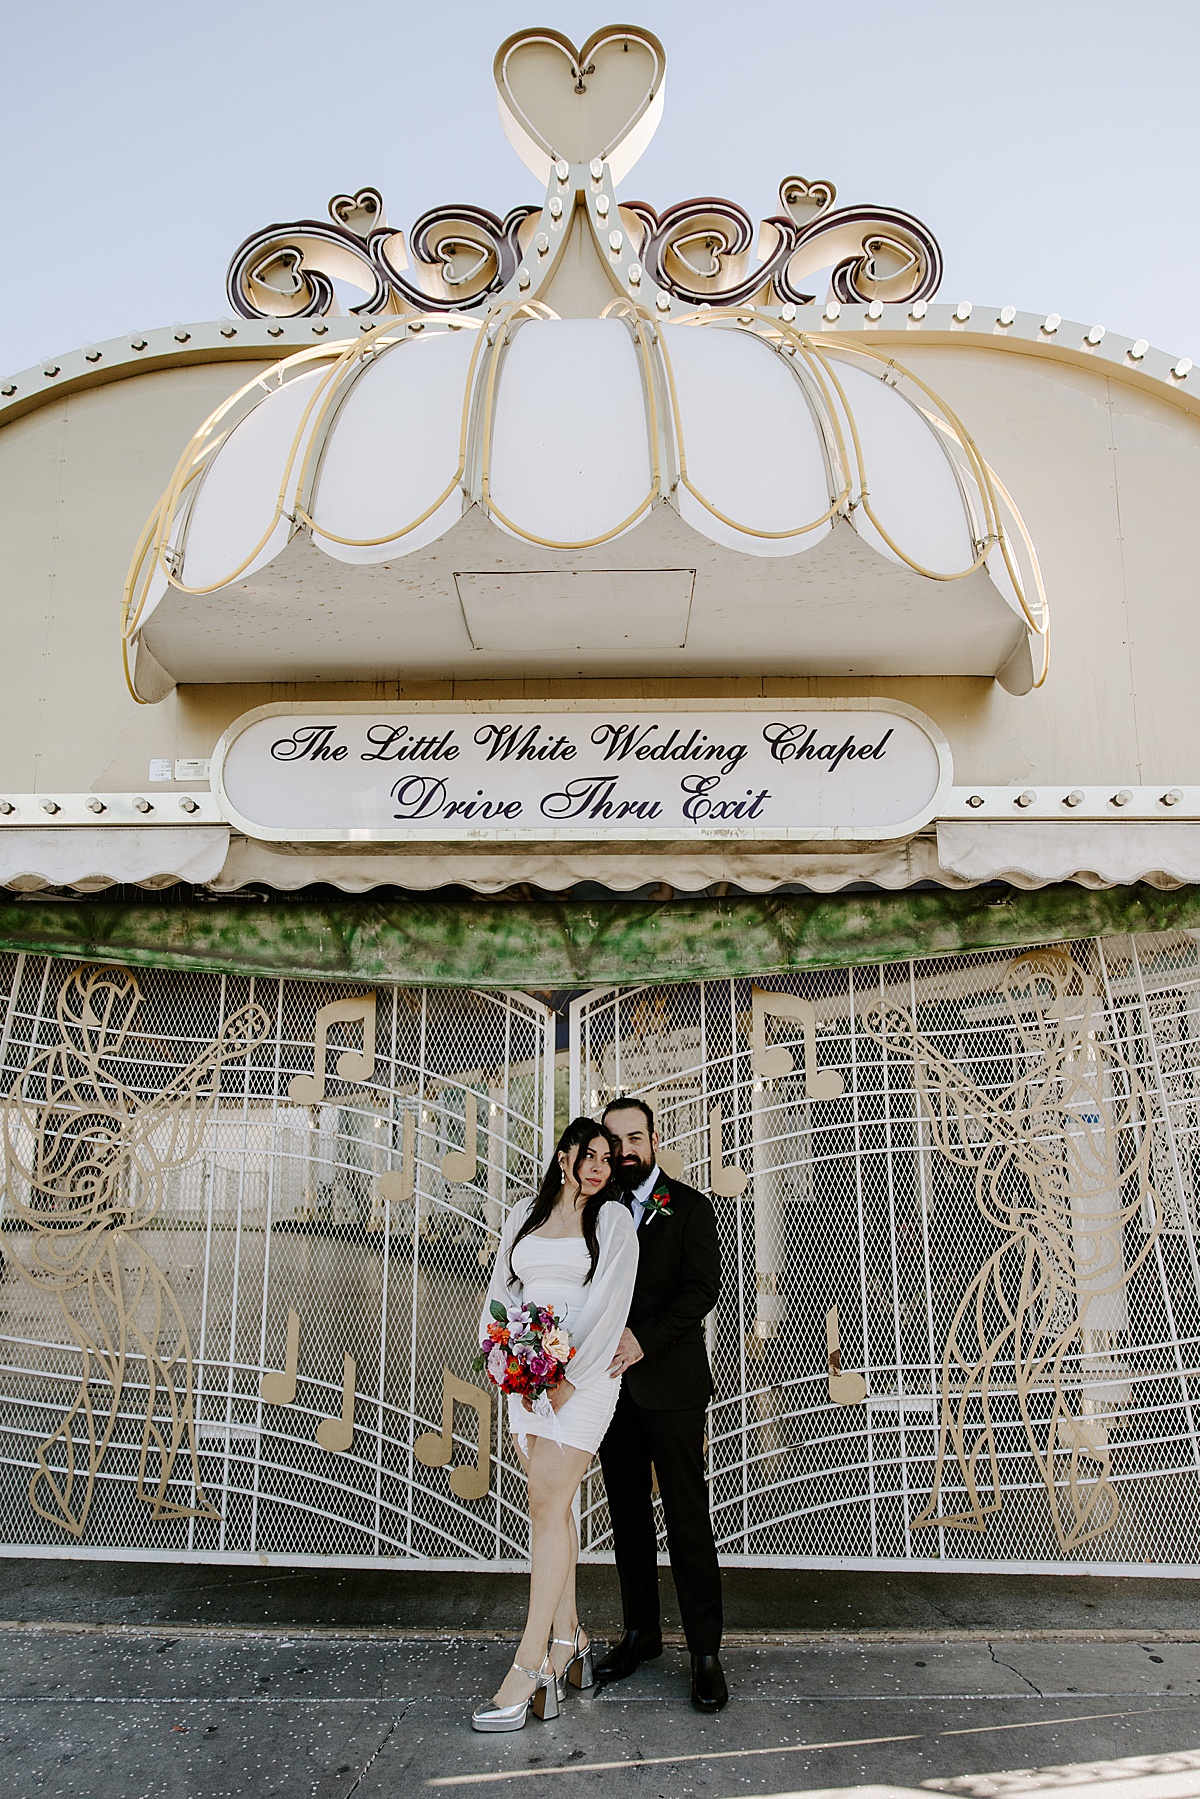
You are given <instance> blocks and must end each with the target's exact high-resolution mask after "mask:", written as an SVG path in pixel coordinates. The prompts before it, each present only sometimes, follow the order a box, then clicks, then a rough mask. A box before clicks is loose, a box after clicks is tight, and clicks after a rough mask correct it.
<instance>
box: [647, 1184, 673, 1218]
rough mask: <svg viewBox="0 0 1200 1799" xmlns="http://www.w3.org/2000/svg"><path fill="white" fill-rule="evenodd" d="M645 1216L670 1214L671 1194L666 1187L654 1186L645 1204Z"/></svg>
mask: <svg viewBox="0 0 1200 1799" xmlns="http://www.w3.org/2000/svg"><path fill="white" fill-rule="evenodd" d="M643 1215H644V1216H645V1217H646V1218H654V1217H659V1216H661V1217H663V1218H669V1217H670V1216H671V1195H670V1191H669V1190H668V1189H667V1188H666V1187H656V1188H655V1189H654V1191H653V1193H652V1194H651V1195H650V1197H649V1199H648V1200H647V1201H646V1204H645V1211H644V1214H643Z"/></svg>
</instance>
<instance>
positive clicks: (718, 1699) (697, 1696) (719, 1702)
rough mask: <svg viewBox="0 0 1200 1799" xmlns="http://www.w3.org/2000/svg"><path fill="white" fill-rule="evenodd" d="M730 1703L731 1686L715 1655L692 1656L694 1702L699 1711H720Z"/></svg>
mask: <svg viewBox="0 0 1200 1799" xmlns="http://www.w3.org/2000/svg"><path fill="white" fill-rule="evenodd" d="M728 1703H729V1688H728V1687H727V1686H726V1685H725V1676H724V1675H723V1674H722V1672H721V1663H720V1661H719V1659H718V1658H717V1657H716V1656H715V1655H694V1656H693V1657H692V1704H693V1705H694V1706H695V1708H696V1710H697V1711H698V1712H719V1711H720V1709H721V1707H722V1706H723V1705H727V1704H728Z"/></svg>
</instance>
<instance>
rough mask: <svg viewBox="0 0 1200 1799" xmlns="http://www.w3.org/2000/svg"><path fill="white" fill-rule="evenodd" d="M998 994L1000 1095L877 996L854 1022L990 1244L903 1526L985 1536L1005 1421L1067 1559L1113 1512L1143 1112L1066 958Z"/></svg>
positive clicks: (1146, 1215) (1082, 981)
mask: <svg viewBox="0 0 1200 1799" xmlns="http://www.w3.org/2000/svg"><path fill="white" fill-rule="evenodd" d="M997 988H998V991H999V994H1000V997H1001V1002H1002V1005H1003V1008H1004V1010H1005V1011H1006V1012H1007V1013H1008V1015H1009V1017H1008V1024H1009V1029H1010V1031H1011V1032H1012V1033H1013V1037H1014V1041H1015V1044H1016V1049H1015V1060H1016V1064H1017V1067H1018V1069H1019V1073H1018V1075H1017V1078H1016V1079H1015V1080H1014V1081H1013V1082H1012V1084H1011V1085H1009V1086H1008V1087H1005V1088H1003V1089H1001V1090H997V1089H996V1088H994V1087H991V1086H989V1087H988V1088H987V1089H984V1088H982V1087H980V1086H978V1085H977V1084H976V1083H975V1082H974V1081H973V1080H972V1079H971V1078H970V1076H969V1075H968V1074H967V1073H966V1071H965V1070H964V1069H963V1068H961V1067H960V1066H958V1065H957V1064H955V1063H954V1062H951V1061H950V1060H949V1059H948V1058H947V1057H945V1056H944V1055H943V1054H942V1053H941V1051H940V1050H939V1048H938V1047H937V1046H936V1045H935V1044H934V1043H932V1042H930V1040H929V1039H928V1038H927V1037H926V1036H924V1035H923V1034H922V1032H921V1031H920V1029H919V1027H918V1023H917V1020H916V1018H915V1017H914V1016H913V1015H912V1014H911V1013H910V1012H909V1011H908V1010H907V1009H906V1008H904V1007H903V1006H900V1005H897V1004H895V1003H894V1002H893V1001H890V1000H878V999H875V1000H872V1001H871V1002H870V1003H869V1004H868V1006H867V1007H866V1008H865V1010H864V1013H863V1023H864V1026H865V1028H866V1030H867V1031H868V1032H869V1033H870V1035H871V1036H873V1037H875V1038H876V1040H877V1041H878V1042H879V1043H880V1044H881V1045H883V1046H884V1047H885V1049H886V1053H887V1054H888V1056H889V1057H899V1058H903V1059H904V1060H906V1061H909V1062H911V1064H912V1067H913V1071H914V1079H915V1083H916V1088H917V1092H918V1095H919V1097H920V1103H921V1110H922V1112H923V1113H924V1115H925V1117H926V1119H927V1120H928V1122H929V1125H930V1128H931V1130H932V1134H933V1140H934V1143H935V1144H936V1146H937V1149H938V1151H939V1152H940V1154H941V1155H942V1156H943V1157H944V1158H945V1159H946V1161H947V1162H949V1163H950V1164H952V1165H953V1166H954V1167H956V1168H959V1169H962V1170H964V1171H966V1172H967V1173H968V1174H969V1175H970V1176H971V1177H972V1180H973V1186H974V1193H975V1203H976V1205H977V1207H978V1210H979V1212H980V1214H981V1217H982V1220H983V1222H984V1224H985V1226H986V1227H989V1234H991V1233H995V1234H997V1235H998V1237H999V1242H998V1246H997V1247H996V1248H995V1249H994V1250H993V1252H992V1253H991V1254H990V1255H989V1256H988V1257H987V1259H986V1260H985V1261H984V1262H983V1265H982V1266H981V1267H980V1268H979V1270H978V1272H977V1273H976V1274H975V1276H974V1277H973V1279H972V1280H971V1281H970V1282H969V1283H968V1285H967V1288H966V1291H965V1292H964V1293H963V1295H962V1297H961V1299H960V1300H959V1303H958V1305H957V1307H956V1309H955V1312H954V1315H953V1318H952V1320H951V1323H950V1326H949V1329H948V1332H947V1335H946V1340H945V1344H944V1348H943V1354H942V1367H941V1395H940V1422H939V1428H938V1439H937V1450H936V1455H935V1461H934V1477H933V1489H932V1492H931V1494H930V1497H929V1500H928V1502H927V1504H926V1505H925V1507H924V1509H923V1510H922V1511H921V1512H920V1514H919V1515H918V1516H917V1517H916V1518H915V1519H914V1520H913V1524H914V1528H920V1527H922V1526H937V1525H942V1526H954V1527H957V1528H959V1529H966V1530H977V1531H983V1530H985V1529H986V1528H987V1526H988V1523H989V1521H990V1519H991V1518H993V1517H994V1516H996V1514H998V1513H999V1512H1000V1511H1001V1509H1002V1505H1003V1479H1002V1472H1001V1458H1000V1453H999V1449H998V1444H997V1431H998V1430H1001V1431H1003V1430H1004V1429H1005V1425H1006V1424H1008V1423H1009V1421H1010V1420H1011V1423H1012V1424H1015V1425H1017V1428H1018V1429H1020V1430H1021V1431H1022V1433H1023V1435H1024V1438H1025V1442H1026V1445H1027V1448H1028V1451H1029V1454H1030V1456H1031V1458H1032V1461H1033V1463H1034V1466H1035V1468H1036V1470H1037V1474H1038V1476H1039V1478H1040V1480H1041V1481H1042V1483H1043V1484H1044V1486H1045V1490H1046V1495H1047V1498H1048V1500H1049V1506H1050V1521H1051V1524H1052V1526H1053V1529H1054V1534H1055V1537H1056V1538H1057V1540H1058V1544H1059V1547H1060V1548H1061V1549H1063V1550H1064V1551H1068V1552H1070V1551H1074V1550H1077V1549H1079V1548H1081V1547H1082V1545H1083V1544H1085V1543H1088V1542H1091V1541H1093V1540H1095V1539H1096V1538H1097V1537H1100V1536H1102V1535H1104V1534H1105V1533H1106V1532H1107V1531H1109V1530H1111V1529H1112V1528H1113V1526H1114V1525H1115V1524H1116V1522H1117V1519H1118V1517H1119V1515H1120V1505H1119V1500H1118V1496H1117V1490H1116V1487H1115V1486H1114V1484H1113V1480H1112V1445H1111V1440H1110V1438H1111V1431H1112V1429H1113V1428H1114V1426H1115V1424H1116V1423H1118V1422H1119V1420H1120V1416H1121V1415H1122V1412H1123V1410H1124V1409H1125V1406H1126V1404H1127V1398H1128V1393H1129V1379H1130V1371H1129V1370H1128V1369H1127V1368H1123V1367H1122V1366H1121V1365H1120V1364H1119V1363H1118V1362H1116V1361H1115V1360H1114V1357H1113V1354H1112V1351H1113V1348H1114V1347H1115V1344H1116V1340H1117V1339H1118V1338H1119V1337H1120V1336H1121V1335H1122V1332H1123V1329H1124V1328H1127V1312H1126V1300H1125V1292H1126V1288H1127V1286H1128V1283H1129V1282H1130V1280H1131V1279H1132V1278H1133V1277H1134V1275H1135V1274H1136V1273H1137V1270H1138V1268H1139V1267H1140V1266H1141V1264H1142V1263H1143V1262H1144V1261H1145V1260H1146V1258H1147V1256H1149V1255H1150V1254H1151V1252H1152V1251H1153V1249H1154V1245H1155V1243H1156V1241H1157V1238H1158V1234H1159V1231H1160V1228H1161V1223H1162V1210H1161V1206H1160V1204H1159V1201H1158V1198H1157V1196H1156V1194H1155V1193H1154V1190H1153V1188H1152V1187H1151V1184H1150V1150H1151V1134H1150V1132H1149V1131H1148V1130H1146V1129H1145V1128H1144V1121H1145V1120H1146V1119H1147V1118H1148V1117H1149V1116H1150V1107H1149V1103H1148V1096H1147V1095H1146V1092H1145V1089H1144V1087H1143V1085H1142V1082H1141V1079H1140V1077H1139V1075H1138V1072H1137V1069H1136V1068H1135V1067H1134V1066H1133V1065H1132V1063H1131V1062H1130V1061H1129V1060H1128V1059H1127V1058H1126V1057H1125V1056H1124V1055H1123V1054H1122V1052H1121V1050H1120V1047H1119V1045H1118V1043H1117V1041H1115V1039H1114V1035H1113V1032H1112V1029H1111V1024H1110V1022H1109V1020H1108V1019H1107V1018H1106V1016H1105V1015H1104V1013H1103V1012H1102V1010H1101V1007H1100V1004H1099V996H1098V994H1097V990H1096V986H1095V983H1094V981H1093V980H1092V977H1091V975H1090V974H1089V973H1088V972H1087V971H1086V970H1085V969H1083V968H1081V967H1080V966H1079V964H1078V963H1077V962H1075V961H1074V960H1073V959H1072V957H1071V956H1069V955H1067V954H1065V953H1063V952H1062V951H1059V950H1048V949H1047V950H1035V951H1033V952H1031V953H1029V954H1027V955H1023V956H1019V957H1017V958H1016V959H1015V960H1014V961H1013V962H1011V963H1009V964H1008V966H1007V967H1006V968H1005V969H1004V971H1003V973H1002V975H1001V978H1000V979H999V981H998V983H997ZM1139 1221H1140V1225H1141V1230H1140V1232H1139V1237H1138V1238H1137V1239H1135V1238H1134V1237H1133V1236H1132V1234H1131V1233H1130V1227H1131V1226H1133V1225H1134V1224H1135V1222H1139ZM1127 1234H1128V1235H1129V1241H1128V1242H1127ZM1139 1239H1140V1240H1139ZM993 1240H995V1238H994V1236H993ZM1005 1434H1006V1436H1007V1438H1008V1441H1009V1442H1011V1438H1012V1433H1011V1430H1010V1431H1007V1432H1006V1433H1005Z"/></svg>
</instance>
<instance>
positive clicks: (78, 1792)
mask: <svg viewBox="0 0 1200 1799" xmlns="http://www.w3.org/2000/svg"><path fill="white" fill-rule="evenodd" d="M747 1572H753V1571H747ZM726 1585H727V1597H728V1601H729V1610H730V1613H731V1616H732V1620H733V1629H732V1631H731V1635H730V1640H729V1643H728V1646H727V1648H726V1651H725V1654H724V1657H723V1659H724V1662H725V1665H726V1668H727V1671H728V1674H729V1678H730V1686H731V1690H732V1697H731V1700H730V1704H729V1706H728V1708H727V1710H726V1711H724V1712H722V1713H721V1714H720V1715H719V1716H717V1717H702V1716H699V1715H698V1714H697V1713H695V1712H694V1711H693V1710H692V1709H691V1707H690V1705H689V1703H688V1687H687V1658H686V1654H685V1652H684V1650H683V1647H682V1644H681V1643H679V1642H678V1641H677V1640H676V1641H672V1642H670V1643H669V1644H668V1647H667V1649H666V1652H665V1653H664V1655H663V1657H662V1659H661V1661H658V1662H655V1663H652V1664H650V1665H648V1666H645V1667H643V1668H641V1669H639V1670H638V1672H637V1674H636V1675H635V1676H634V1677H633V1678H632V1679H631V1680H629V1681H625V1682H622V1683H620V1684H619V1685H617V1686H614V1687H609V1688H606V1689H604V1690H602V1691H596V1692H593V1693H590V1694H576V1693H574V1692H573V1693H572V1694H571V1695H570V1697H569V1699H568V1701H567V1704H566V1706H565V1707H564V1709H563V1713H562V1715H561V1717H560V1718H559V1719H558V1720H557V1721H555V1722H553V1723H549V1724H540V1723H538V1722H536V1721H532V1720H531V1722H530V1723H529V1724H528V1725H527V1727H526V1728H525V1730H523V1731H521V1732H519V1733H517V1734H514V1735H512V1736H507V1737H497V1736H479V1735H476V1734H475V1733H473V1732H472V1731H471V1730H470V1728H469V1723H468V1719H469V1713H470V1710H471V1707H472V1705H473V1704H474V1703H476V1702H477V1701H478V1700H479V1699H480V1698H481V1697H484V1696H485V1695H487V1694H488V1693H489V1692H490V1691H491V1690H492V1689H493V1688H494V1687H495V1685H496V1684H497V1683H498V1681H499V1679H500V1677H501V1675H502V1674H503V1671H504V1669H505V1667H506V1666H507V1662H508V1659H509V1657H510V1655H511V1652H512V1647H513V1643H514V1640H515V1627H516V1625H517V1623H518V1621H519V1601H520V1593H521V1582H520V1580H519V1578H517V1577H506V1576H485V1577H479V1576H468V1575H462V1576H459V1575H446V1576H440V1575H431V1574H424V1575H410V1574H397V1575H393V1576H389V1575H379V1574H371V1575H369V1576H360V1575H359V1574H358V1573H355V1572H353V1571H342V1572H341V1573H337V1574H328V1573H322V1572H319V1571H316V1572H314V1571H308V1570H294V1569H267V1570H262V1569H258V1570H254V1569H247V1568H236V1569H231V1568H214V1567H207V1568H197V1567H187V1568H178V1567H173V1566H162V1565H159V1566H155V1565H153V1564H128V1565H125V1566H121V1565H119V1564H102V1563H85V1562H78V1563H71V1562H64V1561H20V1562H19V1561H10V1562H0V1619H3V1620H6V1621H4V1622H0V1796H2V1799H57V1796H59V1795H64V1796H66V1795H69V1796H70V1799H239V1796H241V1795H245V1796H247V1799H260V1796H262V1799H267V1796H268V1795H287V1799H381V1796H382V1795H389V1796H392V1795H403V1796H404V1799H408V1796H409V1795H412V1796H413V1799H416V1795H422V1796H424V1799H439V1795H442V1796H445V1799H453V1796H454V1795H462V1796H463V1799H468V1795H473V1794H476V1793H478V1794H479V1795H480V1799H485V1796H491V1795H495V1799H510V1796H511V1799H550V1795H551V1794H554V1795H555V1799H559V1796H560V1795H566V1796H567V1799H571V1796H573V1795H576V1794H578V1795H580V1799H584V1796H585V1795H594V1794H602V1795H603V1796H604V1799H655V1796H660V1795H661V1796H662V1799H683V1796H685V1795H693V1794H694V1795H697V1799H701V1796H703V1799H735V1796H736V1799H741V1796H743V1795H752V1796H754V1795H768V1794H769V1795H772V1796H773V1799H775V1796H779V1795H784V1794H788V1795H791V1794H803V1795H805V1796H806V1799H809V1796H811V1795H814V1794H818V1793H820V1794H825V1793H827V1792H829V1791H836V1792H838V1793H839V1794H844V1795H845V1796H846V1799H851V1795H852V1796H853V1799H898V1796H907V1795H919V1794H924V1795H926V1796H928V1795H929V1794H930V1793H931V1792H938V1791H941V1792H950V1793H957V1794H960V1795H965V1796H966V1799H1005V1796H1006V1795H1008V1794H1010V1793H1011V1794H1014V1795H1015V1794H1017V1793H1020V1794H1022V1795H1023V1796H1025V1799H1028V1796H1029V1795H1031V1794H1043V1793H1044V1794H1049V1793H1050V1792H1057V1791H1059V1790H1061V1789H1062V1788H1063V1787H1068V1788H1069V1789H1070V1791H1071V1795H1072V1799H1099V1796H1100V1795H1103V1796H1104V1799H1194V1796H1196V1795H1200V1628H1198V1627H1197V1622H1196V1609H1197V1606H1196V1602H1197V1600H1198V1599H1200V1589H1198V1588H1197V1586H1196V1585H1194V1583H1192V1582H1191V1581H1178V1582H1161V1581H1098V1580H1093V1581H1088V1580H1086V1579H1078V1580H1076V1579H1074V1578H1068V1579H1062V1578H1059V1579H1055V1580H1032V1579H1026V1580H1021V1579H1014V1578H1011V1577H1010V1578H1008V1579H999V1578H997V1577H971V1576H953V1575H944V1576H943V1575H938V1576H927V1577H923V1576H897V1577H895V1578H892V1577H888V1576H880V1575H872V1576H863V1577H855V1578H853V1579H847V1577H845V1576H829V1575H824V1574H821V1575H813V1574H807V1573H795V1574H786V1573H785V1574H781V1573H780V1572H778V1571H773V1572H772V1573H771V1574H770V1576H769V1578H768V1580H767V1581H766V1582H765V1583H764V1584H763V1586H762V1588H761V1589H760V1587H759V1583H758V1581H757V1578H754V1579H749V1580H745V1581H744V1580H743V1579H742V1574H741V1572H738V1573H734V1574H731V1575H730V1576H727V1580H726ZM583 1586H584V1589H585V1605H584V1610H585V1614H587V1612H588V1610H589V1607H590V1611H591V1617H592V1622H593V1626H594V1628H596V1633H597V1636H600V1635H601V1634H602V1628H601V1627H603V1629H604V1630H607V1629H609V1628H611V1624H612V1619H611V1617H610V1616H608V1615H606V1614H607V1613H610V1612H611V1609H612V1601H613V1598H614V1592H613V1588H612V1582H611V1573H610V1571H609V1570H607V1569H595V1570H585V1571H584V1581H583ZM806 1601H807V1606H806V1604H805V1602H806ZM784 1610H787V1611H788V1612H790V1614H791V1621H790V1622H788V1623H782V1622H780V1621H779V1618H778V1617H777V1616H773V1617H770V1618H768V1619H766V1620H765V1621H764V1619H763V1618H762V1616H761V1614H762V1613H763V1612H772V1613H776V1614H777V1613H780V1612H782V1611H784ZM806 1611H807V1616H806V1615H805V1612H806ZM452 1612H457V1613H458V1614H459V1615H458V1618H457V1620H455V1619H453V1618H451V1617H450V1616H449V1615H448V1614H450V1613H452ZM467 1612H469V1613H470V1615H469V1616H464V1615H463V1614H464V1613H467ZM850 1612H853V1613H854V1616H852V1617H851V1616H847V1614H848V1613H850ZM418 1613H419V1614H420V1617H419V1619H418V1617H417V1616H416V1615H415V1614H418ZM751 1613H753V1614H754V1616H753V1617H752V1618H751V1617H750V1616H749V1614H751ZM798 1613H799V1614H800V1615H799V1616H797V1614H798ZM835 1614H837V1615H835ZM670 1623H671V1617H670V1616H668V1624H670ZM1030 1770H1034V1771H1037V1770H1040V1772H1029V1771H1030Z"/></svg>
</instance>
